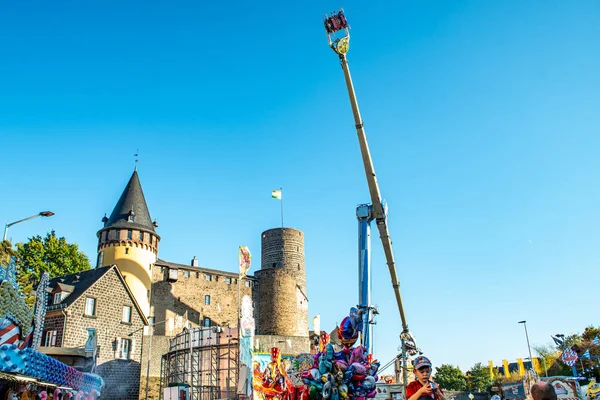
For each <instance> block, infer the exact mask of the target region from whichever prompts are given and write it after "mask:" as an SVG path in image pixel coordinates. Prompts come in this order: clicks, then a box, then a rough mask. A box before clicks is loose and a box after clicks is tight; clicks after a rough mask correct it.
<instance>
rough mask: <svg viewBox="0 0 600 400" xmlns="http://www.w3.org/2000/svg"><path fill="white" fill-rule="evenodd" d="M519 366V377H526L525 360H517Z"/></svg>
mask: <svg viewBox="0 0 600 400" xmlns="http://www.w3.org/2000/svg"><path fill="white" fill-rule="evenodd" d="M517 364H518V365H519V375H521V376H523V375H525V365H524V364H523V359H522V358H517Z"/></svg>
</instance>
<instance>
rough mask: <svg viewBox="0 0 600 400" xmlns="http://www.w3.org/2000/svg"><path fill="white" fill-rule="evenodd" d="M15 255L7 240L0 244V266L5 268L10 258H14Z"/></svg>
mask: <svg viewBox="0 0 600 400" xmlns="http://www.w3.org/2000/svg"><path fill="white" fill-rule="evenodd" d="M16 255H17V253H16V252H15V251H14V249H13V248H12V245H11V244H10V242H9V241H8V240H3V241H2V242H0V266H3V267H5V266H7V265H8V261H9V260H10V257H12V256H16Z"/></svg>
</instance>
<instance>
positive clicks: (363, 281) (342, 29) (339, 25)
mask: <svg viewBox="0 0 600 400" xmlns="http://www.w3.org/2000/svg"><path fill="white" fill-rule="evenodd" d="M324 25H325V31H326V33H327V42H328V44H329V47H331V49H332V50H333V51H334V52H335V54H337V55H338V58H339V59H340V63H341V65H342V70H343V71H344V78H345V80H346V87H347V89H348V97H349V98H350V106H351V107H352V114H353V115H354V126H355V128H356V133H357V135H358V143H359V145H360V152H361V155H362V161H363V165H364V168H365V174H366V177H367V185H368V189H369V194H370V196H371V204H363V205H360V206H358V208H357V210H356V216H357V218H358V225H359V249H358V250H359V251H358V258H359V305H358V306H359V310H361V311H362V316H363V322H364V327H365V328H364V338H363V343H364V346H365V347H366V348H367V349H368V350H369V352H371V350H372V327H371V325H372V324H373V314H374V313H377V310H376V308H375V307H374V306H373V305H372V304H371V256H370V249H371V244H370V231H371V221H373V220H375V223H376V225H377V229H378V230H379V237H380V238H381V243H382V245H383V251H384V253H385V258H386V262H387V265H388V269H389V272H390V278H391V281H392V287H393V289H394V295H395V296H396V304H397V306H398V311H399V312H400V319H401V321H402V332H401V333H400V342H401V353H400V354H399V355H398V357H401V362H402V371H403V372H402V373H403V381H404V382H406V381H407V376H406V375H407V372H406V371H407V370H406V362H407V358H408V356H410V355H415V354H416V353H417V352H418V349H417V346H416V343H415V340H414V338H413V336H412V334H411V333H410V331H409V330H408V324H407V323H406V315H405V314H404V306H403V304H402V296H401V295H400V283H399V282H398V276H397V274H396V264H395V261H394V252H393V251H392V240H391V238H390V234H389V230H388V224H387V204H386V203H385V201H384V200H383V199H382V197H381V193H380V191H379V183H378V182H377V175H375V167H374V166H373V160H372V159H371V153H370V151H369V145H368V143H367V136H366V134H365V128H364V123H363V120H362V117H361V115H360V110H359V108H358V101H357V100H356V93H355V91H354V84H353V83H352V76H351V75H350V67H349V65H348V58H347V57H346V54H347V53H348V50H349V49H350V26H349V25H348V21H347V20H346V16H345V15H344V11H343V10H342V9H340V10H339V11H338V12H334V13H331V14H330V15H327V16H325V18H324Z"/></svg>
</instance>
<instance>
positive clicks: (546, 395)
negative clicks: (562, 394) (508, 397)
mask: <svg viewBox="0 0 600 400" xmlns="http://www.w3.org/2000/svg"><path fill="white" fill-rule="evenodd" d="M531 397H533V400H556V399H557V396H556V391H555V390H554V386H552V385H551V384H550V383H548V382H544V381H539V382H536V383H534V384H533V385H532V386H531Z"/></svg>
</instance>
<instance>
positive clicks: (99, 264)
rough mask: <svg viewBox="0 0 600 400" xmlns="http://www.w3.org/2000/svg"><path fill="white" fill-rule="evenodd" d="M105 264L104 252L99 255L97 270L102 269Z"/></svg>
mask: <svg viewBox="0 0 600 400" xmlns="http://www.w3.org/2000/svg"><path fill="white" fill-rule="evenodd" d="M103 263H104V252H103V251H101V252H100V253H98V260H97V261H96V268H102V267H103V265H102V264H103Z"/></svg>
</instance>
